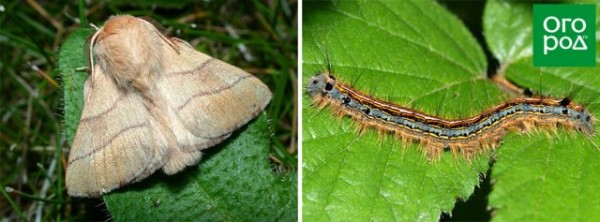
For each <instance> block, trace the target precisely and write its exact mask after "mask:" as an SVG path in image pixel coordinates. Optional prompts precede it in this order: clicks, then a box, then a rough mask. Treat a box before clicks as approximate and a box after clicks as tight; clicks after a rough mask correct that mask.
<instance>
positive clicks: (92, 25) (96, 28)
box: [90, 23, 100, 31]
mask: <svg viewBox="0 0 600 222" xmlns="http://www.w3.org/2000/svg"><path fill="white" fill-rule="evenodd" d="M90 27H92V28H94V29H95V30H96V31H98V29H100V28H98V26H96V25H94V23H90Z"/></svg>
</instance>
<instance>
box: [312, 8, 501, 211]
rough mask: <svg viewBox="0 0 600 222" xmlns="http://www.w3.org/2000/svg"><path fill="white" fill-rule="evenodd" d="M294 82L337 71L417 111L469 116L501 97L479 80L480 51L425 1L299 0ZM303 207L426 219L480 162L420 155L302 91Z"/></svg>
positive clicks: (483, 163) (473, 181) (444, 207)
mask: <svg viewBox="0 0 600 222" xmlns="http://www.w3.org/2000/svg"><path fill="white" fill-rule="evenodd" d="M303 17H304V21H303V22H304V26H303V78H302V79H303V82H304V83H305V84H306V83H307V81H308V79H309V78H310V77H311V76H312V75H313V74H314V73H317V72H322V71H326V69H327V64H326V61H327V59H329V61H330V64H331V66H332V68H333V72H334V74H335V75H336V77H337V79H338V80H341V81H345V82H347V83H353V85H354V86H355V88H357V89H359V90H362V91H364V92H367V93H369V94H372V95H374V96H375V97H378V98H382V99H387V100H389V101H391V102H393V103H397V104H403V105H405V106H408V107H412V108H415V109H418V110H423V111H425V112H427V113H431V114H436V115H440V116H444V117H448V118H457V117H467V116H472V115H475V114H476V113H478V112H481V111H483V110H484V109H486V108H489V107H490V106H492V105H494V104H497V103H499V102H501V101H503V100H504V98H503V96H502V94H501V93H500V91H499V90H498V89H497V88H496V87H495V86H494V85H493V84H492V83H491V82H490V81H489V80H487V79H486V62H485V61H486V59H485V57H484V54H483V52H482V49H481V48H480V47H479V46H478V44H477V42H476V40H475V39H474V38H473V36H472V35H471V34H470V33H469V32H468V30H467V29H466V28H465V27H464V26H463V24H462V23H461V22H460V21H459V20H458V19H457V18H456V17H455V16H453V15H452V14H450V13H449V12H448V11H446V10H445V9H444V8H443V7H441V6H440V5H438V4H437V3H435V2H431V1H333V2H329V1H328V2H323V1H317V2H306V3H305V4H304V11H303ZM303 116H304V118H303V141H302V143H303V194H302V195H303V215H304V219H306V220H309V221H322V220H342V219H356V220H389V219H395V220H401V221H413V220H427V221H433V220H437V219H438V218H439V217H440V214H441V212H449V211H450V210H451V209H452V208H453V206H454V204H455V202H456V199H457V198H463V199H466V198H468V197H469V195H471V193H472V192H473V190H474V188H475V186H477V185H478V184H479V180H480V177H481V174H482V173H484V172H485V171H486V170H487V168H488V161H489V157H488V155H479V156H478V157H477V158H476V159H474V160H472V161H471V162H468V161H466V160H465V159H464V158H462V157H453V156H452V155H451V154H450V153H444V154H443V155H442V157H441V158H440V159H439V160H437V161H428V160H427V158H426V157H425V156H424V155H423V154H422V153H421V152H420V151H419V146H418V145H416V144H404V143H402V142H401V141H399V140H397V139H395V138H393V137H392V136H388V135H383V136H382V137H381V138H378V135H377V133H375V132H374V131H373V130H369V131H367V133H366V134H365V135H362V136H358V137H357V135H356V131H357V126H356V124H355V123H354V121H353V120H351V119H349V118H343V119H342V120H338V119H337V118H336V117H333V116H332V112H330V110H329V109H328V108H326V109H324V110H318V109H317V108H315V107H314V106H312V105H311V102H310V98H309V97H308V95H307V94H306V93H305V92H304V93H303Z"/></svg>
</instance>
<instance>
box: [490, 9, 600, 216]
mask: <svg viewBox="0 0 600 222" xmlns="http://www.w3.org/2000/svg"><path fill="white" fill-rule="evenodd" d="M532 6H533V3H527V2H515V1H489V2H488V3H487V5H486V8H485V16H484V24H485V25H484V28H485V33H486V35H485V36H486V40H487V42H488V43H489V44H490V48H491V49H492V51H493V52H494V55H495V56H496V57H497V58H498V59H499V60H500V63H501V67H502V68H501V69H500V72H499V73H498V75H504V76H505V77H506V78H507V79H508V80H510V81H512V82H514V83H516V84H517V85H520V86H523V87H527V88H531V89H534V91H537V92H541V93H542V94H545V95H551V96H555V97H563V96H569V97H570V98H571V99H573V100H574V101H576V102H579V103H583V104H585V105H587V107H588V109H589V111H590V112H591V113H592V114H593V115H594V116H596V118H597V117H598V116H600V101H599V100H598V99H597V98H598V97H599V96H600V77H599V74H600V68H599V66H596V67H594V68H538V67H533V63H532V54H531V51H532V39H531V36H532V33H531V32H532V27H531V26H532V22H531V18H532V10H531V9H532ZM598 12H600V8H598V7H596V14H597V15H598V14H600V13H598ZM599 21H600V17H598V16H596V29H597V30H599V29H598V27H599V25H598V24H599ZM596 39H597V40H598V38H596ZM598 44H599V42H598V41H597V42H596V45H597V47H596V50H597V51H596V54H597V55H600V53H599V52H600V49H598ZM598 58H600V57H598ZM596 125H597V124H596ZM596 131H598V127H596ZM596 135H597V133H596ZM599 141H600V140H599V138H598V136H593V137H590V138H586V137H585V136H582V135H580V134H577V133H570V134H569V133H564V132H559V133H558V134H557V135H549V136H544V135H542V134H532V135H530V136H525V137H520V136H519V137H517V136H515V137H512V136H511V137H509V138H506V139H505V143H504V145H503V146H502V147H501V148H500V149H499V150H498V151H497V152H496V154H497V155H496V162H495V164H494V166H493V169H492V179H493V181H495V182H494V185H493V192H492V193H491V194H490V197H489V201H490V206H491V208H492V209H493V210H494V212H495V213H494V215H495V216H494V219H495V220H498V221H505V220H506V221H514V220H527V221H550V220H552V221H567V220H575V221H579V220H583V219H585V220H589V221H598V220H600V190H598V189H597V188H598V186H597V182H598V181H600V171H598V170H597V169H598V168H599V167H600V161H598V159H599V158H600V152H599V150H598V149H599V148H598V145H595V144H600V142H599ZM594 143H595V144H594Z"/></svg>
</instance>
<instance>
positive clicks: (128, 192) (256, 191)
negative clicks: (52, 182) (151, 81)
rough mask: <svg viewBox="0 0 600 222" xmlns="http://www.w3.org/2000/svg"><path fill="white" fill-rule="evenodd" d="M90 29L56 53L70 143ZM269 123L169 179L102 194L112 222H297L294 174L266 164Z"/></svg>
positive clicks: (248, 129)
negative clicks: (78, 70) (123, 221)
mask: <svg viewBox="0 0 600 222" xmlns="http://www.w3.org/2000/svg"><path fill="white" fill-rule="evenodd" d="M90 33H91V31H90V30H87V29H86V30H83V29H80V30H78V31H76V32H74V33H73V34H72V35H71V36H69V38H68V39H67V40H66V41H65V44H64V45H63V46H62V47H61V51H60V58H59V59H60V60H59V61H60V64H59V67H60V71H61V76H62V79H63V88H64V90H65V91H64V98H65V99H64V102H65V104H64V109H65V134H66V136H67V139H68V140H69V141H72V139H73V135H74V133H75V130H76V128H77V124H78V122H79V116H80V113H81V110H82V106H83V93H82V88H83V83H84V81H85V79H86V78H87V74H85V73H81V72H76V71H75V68H77V67H85V65H86V58H87V56H85V55H83V50H82V49H83V48H84V47H83V45H84V42H85V39H86V37H87V36H88V35H89V34H90ZM270 134H271V131H270V129H269V124H268V121H267V116H266V114H263V115H260V116H259V117H258V118H257V119H256V120H254V121H252V122H251V123H249V124H248V125H246V126H244V127H242V129H240V130H237V131H236V132H235V133H234V135H232V136H231V138H230V139H228V140H227V141H225V142H224V143H222V144H220V145H218V146H216V147H213V148H210V149H208V150H206V152H204V154H205V155H204V157H203V160H202V161H201V162H200V163H199V164H198V165H197V166H192V167H188V168H187V169H186V170H184V171H183V172H180V173H178V174H176V175H173V176H167V175H164V174H163V173H162V172H157V173H155V174H154V175H152V176H151V177H149V178H147V179H145V180H143V181H141V182H139V183H135V184H131V185H127V186H125V187H123V188H121V189H119V190H116V191H114V192H111V193H110V194H108V195H105V196H104V201H105V202H106V205H107V208H108V209H109V211H110V213H111V216H112V218H114V219H116V220H125V221H156V220H160V221H171V220H175V219H177V220H184V221H189V220H202V221H208V220H210V221H214V220H219V221H223V220H224V221H240V220H249V219H251V220H259V221H273V220H284V221H295V220H297V219H296V218H297V210H296V209H297V179H296V174H295V173H289V172H282V173H278V174H277V175H276V174H274V173H273V170H272V169H271V167H270V165H269V160H268V154H269V148H270Z"/></svg>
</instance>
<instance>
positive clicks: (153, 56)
mask: <svg viewBox="0 0 600 222" xmlns="http://www.w3.org/2000/svg"><path fill="white" fill-rule="evenodd" d="M90 54H91V55H90V56H91V58H90V68H91V72H90V75H89V76H88V79H87V80H86V82H85V86H84V107H83V112H82V114H81V119H80V121H79V125H78V128H77V132H76V134H75V138H74V140H73V144H72V148H71V151H70V154H69V162H68V167H67V173H66V186H67V190H68V192H69V194H70V195H71V196H79V197H96V196H100V195H101V194H103V193H107V192H110V191H112V190H114V189H116V188H119V187H121V186H124V185H126V184H129V183H133V182H137V181H140V180H142V179H144V178H146V177H148V176H149V175H150V174H152V173H154V172H155V171H157V170H159V169H162V170H163V171H164V172H165V173H166V174H175V173H177V172H179V171H181V170H183V169H184V168H185V167H186V166H191V165H195V164H196V163H197V162H198V161H199V160H200V158H201V155H202V153H201V151H202V150H203V149H206V148H209V147H212V146H214V145H217V144H219V143H221V142H223V141H224V140H225V139H227V138H228V137H229V136H231V134H232V132H233V131H235V130H236V129H238V128H240V127H241V126H243V125H245V124H246V123H248V121H250V120H252V119H254V118H255V117H256V116H257V115H258V114H259V113H260V112H262V111H263V110H264V109H265V107H266V106H267V104H268V103H269V101H270V100H271V92H270V90H269V88H268V87H267V86H266V85H265V84H264V83H262V82H261V81H260V80H259V79H258V78H256V77H254V76H253V75H251V74H249V73H247V72H245V71H244V70H242V69H239V68H237V67H235V66H232V65H229V64H227V63H225V62H223V61H220V60H218V59H215V58H212V57H210V56H208V55H205V54H203V53H200V52H198V51H196V50H195V49H194V48H193V47H192V46H191V45H190V44H189V43H187V42H185V41H183V40H181V39H178V38H174V37H167V36H165V35H163V34H162V33H161V32H160V31H159V30H158V29H157V28H156V27H155V26H154V25H153V24H152V23H150V22H148V21H146V20H144V19H141V18H136V17H133V16H129V15H120V16H113V17H111V18H110V19H109V20H107V21H106V23H105V25H104V26H103V27H101V28H100V29H99V30H97V31H96V32H95V33H94V34H93V36H92V37H91V40H90Z"/></svg>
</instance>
